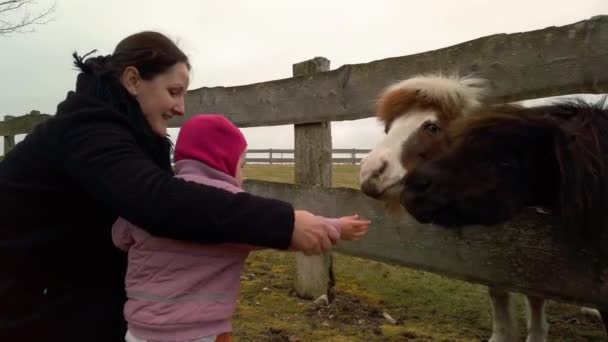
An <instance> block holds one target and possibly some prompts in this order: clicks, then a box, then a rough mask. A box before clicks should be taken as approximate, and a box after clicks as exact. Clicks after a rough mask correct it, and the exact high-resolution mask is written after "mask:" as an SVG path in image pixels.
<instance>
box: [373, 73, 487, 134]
mask: <svg viewBox="0 0 608 342" xmlns="http://www.w3.org/2000/svg"><path fill="white" fill-rule="evenodd" d="M485 84H486V81H485V80H484V79H480V78H473V77H457V76H453V75H452V76H442V75H440V74H431V75H419V76H415V77H412V78H408V79H406V80H403V81H399V82H397V83H394V84H392V85H390V86H388V87H387V88H385V89H384V90H383V91H382V92H381V93H380V96H379V98H378V100H377V102H376V116H377V117H378V119H379V120H380V121H382V122H384V125H385V131H387V132H388V130H389V129H390V126H391V123H392V122H393V121H394V120H395V119H396V118H398V117H399V116H401V115H403V114H405V113H407V112H408V111H411V110H413V109H421V110H426V109H433V110H435V111H436V112H437V113H438V115H440V116H441V118H442V119H445V120H446V121H447V120H452V119H454V118H456V117H459V116H460V115H461V114H462V113H463V112H464V113H466V112H469V111H470V110H472V109H473V108H476V107H478V106H479V105H480V102H481V97H482V95H483V94H484V92H485V89H484V86H485Z"/></svg>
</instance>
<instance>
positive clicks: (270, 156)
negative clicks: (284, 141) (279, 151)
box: [268, 149, 272, 165]
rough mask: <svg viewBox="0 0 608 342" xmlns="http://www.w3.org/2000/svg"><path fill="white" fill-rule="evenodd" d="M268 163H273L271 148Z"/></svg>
mask: <svg viewBox="0 0 608 342" xmlns="http://www.w3.org/2000/svg"><path fill="white" fill-rule="evenodd" d="M268 163H269V164H270V165H272V149H270V150H269V152H268Z"/></svg>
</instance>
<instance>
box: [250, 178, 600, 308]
mask: <svg viewBox="0 0 608 342" xmlns="http://www.w3.org/2000/svg"><path fill="white" fill-rule="evenodd" d="M245 189H246V190H247V191H250V192H252V193H254V194H258V195H261V196H265V197H271V198H277V199H282V200H285V201H289V202H290V203H293V204H294V206H296V207H297V208H304V209H306V210H310V211H313V212H315V213H319V214H322V215H327V216H340V215H347V214H351V213H353V212H356V213H359V214H360V215H361V216H362V217H365V218H368V219H371V221H372V224H371V226H370V229H369V233H368V234H367V236H366V237H365V238H364V239H362V240H361V241H358V242H341V243H340V244H339V245H338V248H337V250H338V251H340V252H343V253H346V254H350V255H355V256H358V257H362V258H367V259H373V260H378V261H383V262H389V263H394V264H398V265H402V266H407V267H411V268H415V269H420V270H425V271H429V272H433V273H438V274H442V275H445V276H448V277H452V278H456V279H461V280H465V281H469V282H473V283H479V284H483V285H498V286H501V287H503V288H506V289H508V290H512V291H515V292H523V293H530V294H534V295H544V296H546V297H548V298H552V299H555V300H560V301H564V302H570V303H575V304H580V305H590V306H595V307H600V308H603V309H604V310H607V309H608V281H607V280H606V277H607V276H608V260H607V259H606V257H600V256H598V255H596V254H594V253H593V252H591V251H590V250H589V249H588V248H577V247H574V246H572V245H571V244H570V241H564V239H560V238H559V237H557V236H555V234H552V233H551V225H550V222H549V221H550V217H549V215H541V214H538V213H536V211H535V210H533V209H530V210H526V211H525V212H524V213H523V214H522V215H520V216H519V217H518V218H517V219H515V220H513V221H512V222H510V223H508V224H505V225H497V226H494V227H481V226H471V227H465V228H462V229H460V230H450V229H445V228H441V227H438V226H433V225H423V224H419V223H417V222H416V221H415V220H413V219H412V218H410V217H409V216H404V217H402V218H391V217H388V216H387V215H386V214H385V212H384V208H383V204H382V203H381V202H379V201H375V200H373V199H371V198H369V197H367V196H365V195H363V194H362V193H361V192H360V191H357V190H353V189H343V188H339V189H337V188H332V189H323V188H319V187H311V186H298V185H291V184H279V183H271V182H262V181H252V180H248V181H247V182H245ZM603 245H605V246H608V237H604V239H603Z"/></svg>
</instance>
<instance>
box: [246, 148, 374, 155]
mask: <svg viewBox="0 0 608 342" xmlns="http://www.w3.org/2000/svg"><path fill="white" fill-rule="evenodd" d="M270 151H272V153H294V152H295V150H294V149H280V148H272V149H270V148H266V149H251V150H247V153H248V154H249V153H270ZM353 151H354V152H355V153H370V152H371V151H372V150H370V149H359V148H355V149H353V148H334V149H332V150H331V152H332V153H336V154H337V153H348V154H351V153H352V152H353Z"/></svg>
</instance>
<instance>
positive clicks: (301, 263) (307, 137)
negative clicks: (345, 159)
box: [293, 57, 334, 300]
mask: <svg viewBox="0 0 608 342" xmlns="http://www.w3.org/2000/svg"><path fill="white" fill-rule="evenodd" d="M324 71H329V60H328V59H326V58H323V57H315V58H314V59H311V60H308V61H305V62H301V63H297V64H294V65H293V76H302V75H311V74H315V73H318V72H324ZM294 129H295V132H294V133H295V134H294V138H295V144H294V146H295V151H294V178H295V179H294V181H295V183H296V184H304V185H320V186H323V187H331V169H332V147H331V122H317V123H310V124H296V125H294ZM333 285H334V276H333V268H332V254H331V252H328V253H324V254H322V255H318V256H305V255H304V254H303V253H296V277H295V290H296V293H297V295H298V296H299V297H301V298H309V299H314V298H317V297H319V296H321V295H324V294H325V295H328V297H329V299H330V300H331V299H333V298H332V297H333V295H332V293H333V291H331V290H332V288H333Z"/></svg>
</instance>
